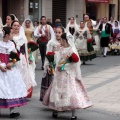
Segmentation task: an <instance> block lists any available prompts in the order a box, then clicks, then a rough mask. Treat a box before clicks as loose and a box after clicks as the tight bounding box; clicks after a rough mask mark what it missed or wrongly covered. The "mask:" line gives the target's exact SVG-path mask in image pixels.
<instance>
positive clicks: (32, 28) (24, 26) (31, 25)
mask: <svg viewBox="0 0 120 120" xmlns="http://www.w3.org/2000/svg"><path fill="white" fill-rule="evenodd" d="M27 20H28V21H30V29H31V30H34V26H33V23H32V21H31V20H30V19H29V18H27V19H25V20H24V22H23V24H22V26H23V28H24V29H26V25H25V22H26V21H27Z"/></svg>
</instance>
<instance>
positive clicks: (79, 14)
mask: <svg viewBox="0 0 120 120" xmlns="http://www.w3.org/2000/svg"><path fill="white" fill-rule="evenodd" d="M84 6H85V1H84V0H75V1H74V0H67V12H66V13H67V15H66V22H67V23H68V21H69V20H68V19H69V18H71V17H75V18H76V22H77V23H78V24H79V22H80V21H81V20H83V14H84V13H85V8H84Z"/></svg>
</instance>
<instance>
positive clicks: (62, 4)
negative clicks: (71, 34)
mask: <svg viewBox="0 0 120 120" xmlns="http://www.w3.org/2000/svg"><path fill="white" fill-rule="evenodd" d="M66 3H67V1H66V0H53V2H52V6H53V8H52V23H53V24H54V23H55V20H56V19H60V20H61V22H62V24H63V26H64V27H66Z"/></svg>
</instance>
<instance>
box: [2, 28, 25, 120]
mask: <svg viewBox="0 0 120 120" xmlns="http://www.w3.org/2000/svg"><path fill="white" fill-rule="evenodd" d="M10 32H11V28H8V27H5V28H4V38H3V41H0V109H1V108H10V118H14V117H17V116H19V115H20V113H19V112H14V107H18V106H23V105H26V96H27V90H26V87H25V84H24V82H23V78H22V76H21V74H20V71H19V69H18V68H17V67H16V63H15V62H13V60H12V61H10V54H11V52H17V51H16V49H15V45H14V43H13V42H11V41H10V40H11V39H12V37H13V36H12V34H10ZM13 66H14V67H13Z"/></svg>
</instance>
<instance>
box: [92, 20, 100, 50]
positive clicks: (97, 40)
mask: <svg viewBox="0 0 120 120" xmlns="http://www.w3.org/2000/svg"><path fill="white" fill-rule="evenodd" d="M99 25H100V22H99V21H96V25H95V26H93V39H94V40H95V45H93V48H94V50H96V51H97V52H99V51H100V36H99V30H98V28H99Z"/></svg>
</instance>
